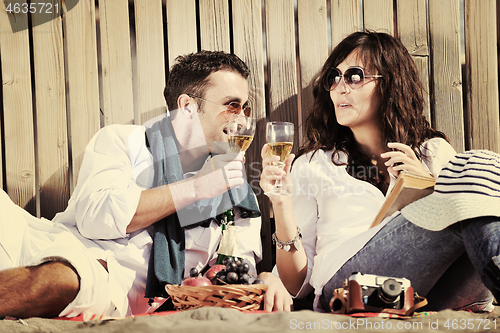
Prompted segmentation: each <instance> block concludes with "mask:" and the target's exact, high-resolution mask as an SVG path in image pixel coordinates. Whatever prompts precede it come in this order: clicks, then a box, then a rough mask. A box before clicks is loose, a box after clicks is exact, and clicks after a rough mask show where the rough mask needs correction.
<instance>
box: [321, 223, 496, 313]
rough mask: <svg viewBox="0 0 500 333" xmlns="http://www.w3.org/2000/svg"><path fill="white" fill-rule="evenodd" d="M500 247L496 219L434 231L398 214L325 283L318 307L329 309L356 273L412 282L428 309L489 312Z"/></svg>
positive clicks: (457, 224) (454, 225)
mask: <svg viewBox="0 0 500 333" xmlns="http://www.w3.org/2000/svg"><path fill="white" fill-rule="evenodd" d="M499 246H500V218H497V217H479V218H474V219H470V220H465V221H461V222H457V223H455V224H453V225H451V226H449V227H448V228H446V229H444V230H441V231H430V230H426V229H422V228H420V227H418V226H416V225H414V224H413V223H411V222H409V221H408V220H407V219H406V218H404V216H402V215H399V216H397V217H395V218H394V219H393V220H392V221H389V223H387V224H386V225H385V226H384V227H383V228H382V229H381V230H380V231H379V232H378V233H377V234H376V235H375V236H374V237H373V238H372V239H371V240H370V241H369V242H368V243H367V244H366V245H365V246H364V247H363V248H362V249H361V250H360V251H359V252H358V253H356V255H354V256H353V257H352V258H351V259H349V260H348V261H347V262H346V263H345V264H344V265H343V266H342V267H341V268H340V269H339V270H338V271H337V273H336V274H335V275H334V276H333V277H332V278H331V279H330V280H329V281H328V282H327V283H326V285H325V286H324V287H323V292H322V295H321V297H320V302H321V305H322V306H323V308H324V309H329V302H330V299H331V298H332V295H333V291H334V290H335V289H336V288H340V287H342V282H343V281H344V280H345V279H347V278H349V276H350V275H351V273H352V272H360V273H363V274H375V275H381V276H390V277H398V278H401V277H404V278H407V279H409V280H410V282H411V285H412V287H413V289H414V290H415V291H416V292H417V293H418V294H419V295H420V296H424V297H426V298H427V300H428V302H429V305H428V306H426V307H425V309H426V310H436V311H439V310H442V309H468V310H471V311H491V310H492V304H491V302H492V300H493V296H492V293H491V292H490V290H488V288H486V287H485V284H486V285H487V286H488V287H489V288H490V289H491V290H492V291H493V293H494V294H495V295H496V296H497V297H498V296H499V295H500V294H499V293H498V289H496V288H498V287H499V285H498V281H500V270H499V269H498V267H499V266H500V265H499V264H500V257H498V258H497V256H498V255H499V253H500V251H499ZM486 266H488V267H486ZM485 267H486V268H485ZM483 282H484V284H483Z"/></svg>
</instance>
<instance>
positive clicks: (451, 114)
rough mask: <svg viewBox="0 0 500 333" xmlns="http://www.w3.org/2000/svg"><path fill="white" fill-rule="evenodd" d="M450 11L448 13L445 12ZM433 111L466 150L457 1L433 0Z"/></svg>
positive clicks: (455, 142) (442, 127)
mask: <svg viewBox="0 0 500 333" xmlns="http://www.w3.org/2000/svg"><path fill="white" fill-rule="evenodd" d="M443 13H446V15H443ZM429 29H430V31H429V33H430V41H431V42H430V43H431V44H430V46H431V75H432V79H433V82H432V83H431V95H432V96H433V98H432V100H431V103H432V104H431V112H432V116H433V125H434V127H435V128H437V129H438V130H440V131H443V132H444V133H445V134H446V135H447V136H448V137H449V139H450V142H451V145H452V146H453V147H454V148H455V150H457V151H458V152H460V151H463V150H464V149H465V140H464V121H463V119H464V117H463V103H462V74H461V69H460V10H459V2H458V1H456V0H429Z"/></svg>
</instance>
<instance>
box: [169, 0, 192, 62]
mask: <svg viewBox="0 0 500 333" xmlns="http://www.w3.org/2000/svg"><path fill="white" fill-rule="evenodd" d="M166 25H167V40H168V64H169V65H168V66H167V67H170V66H172V64H173V63H174V60H175V57H177V56H178V55H181V54H188V53H191V52H196V50H197V37H196V5H195V0H182V1H175V0H168V1H167V22H166Z"/></svg>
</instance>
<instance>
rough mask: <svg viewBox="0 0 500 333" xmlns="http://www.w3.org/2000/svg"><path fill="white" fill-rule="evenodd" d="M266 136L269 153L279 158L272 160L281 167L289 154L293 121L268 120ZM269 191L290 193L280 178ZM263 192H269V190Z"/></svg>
mask: <svg viewBox="0 0 500 333" xmlns="http://www.w3.org/2000/svg"><path fill="white" fill-rule="evenodd" d="M266 138H267V145H268V147H269V154H271V155H274V156H279V157H280V160H279V161H277V162H274V165H275V166H277V167H279V168H281V169H283V167H284V166H285V161H286V160H287V159H288V156H290V152H291V151H292V147H293V123H288V122H279V121H271V122H268V123H267V125H266ZM271 193H280V194H283V195H290V193H288V192H287V191H286V189H284V188H283V187H282V184H281V179H279V180H277V181H276V182H275V183H274V187H273V189H272V191H271ZM264 194H269V192H268V193H264Z"/></svg>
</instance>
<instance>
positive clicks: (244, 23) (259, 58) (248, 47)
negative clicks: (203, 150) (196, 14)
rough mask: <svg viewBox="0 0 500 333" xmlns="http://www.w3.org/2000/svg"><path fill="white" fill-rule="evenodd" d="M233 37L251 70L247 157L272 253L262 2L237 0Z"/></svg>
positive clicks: (266, 248) (265, 266) (265, 264)
mask: <svg viewBox="0 0 500 333" xmlns="http://www.w3.org/2000/svg"><path fill="white" fill-rule="evenodd" d="M232 9H233V10H232V19H233V40H234V53H235V54H236V55H238V56H239V57H240V58H241V59H242V60H243V61H245V63H246V64H247V65H248V68H249V69H250V77H249V90H250V91H249V100H250V105H251V107H252V116H253V117H256V118H257V129H256V135H255V137H254V140H253V142H252V145H251V146H250V148H249V149H248V150H247V152H246V154H245V156H246V159H247V161H248V162H247V163H246V174H247V180H248V183H249V184H250V186H252V188H253V190H254V191H255V193H256V194H258V197H257V199H258V203H259V207H260V210H261V213H262V227H261V238H262V247H263V253H266V254H267V253H272V250H271V246H272V243H271V228H272V226H271V225H270V218H269V217H270V212H269V200H268V199H267V197H266V196H264V195H263V194H262V191H261V189H260V186H259V180H260V173H261V170H262V166H261V163H260V160H261V158H260V151H261V148H262V146H263V145H264V143H265V142H266V137H265V128H266V102H265V76H264V66H265V64H266V58H265V50H264V42H263V36H262V9H263V8H262V3H261V2H260V1H253V0H233V1H232ZM272 265H273V261H272V256H271V257H270V256H267V255H266V256H264V258H263V260H262V261H261V262H260V264H259V269H262V270H269V269H270V267H272Z"/></svg>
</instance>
